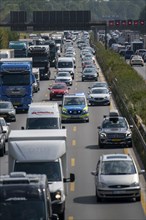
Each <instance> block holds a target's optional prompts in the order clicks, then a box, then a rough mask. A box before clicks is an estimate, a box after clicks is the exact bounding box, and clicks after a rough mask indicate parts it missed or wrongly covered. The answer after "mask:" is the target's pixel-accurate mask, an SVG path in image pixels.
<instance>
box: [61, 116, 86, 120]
mask: <svg viewBox="0 0 146 220" xmlns="http://www.w3.org/2000/svg"><path fill="white" fill-rule="evenodd" d="M61 119H62V121H88V120H89V114H85V115H64V114H61Z"/></svg>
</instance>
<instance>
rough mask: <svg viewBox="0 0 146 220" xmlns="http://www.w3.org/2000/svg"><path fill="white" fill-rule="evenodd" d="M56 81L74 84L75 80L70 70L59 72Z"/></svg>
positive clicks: (68, 84)
mask: <svg viewBox="0 0 146 220" xmlns="http://www.w3.org/2000/svg"><path fill="white" fill-rule="evenodd" d="M55 82H64V83H66V85H67V86H72V83H73V80H72V76H71V74H70V73H69V72H58V73H57V76H56V78H55Z"/></svg>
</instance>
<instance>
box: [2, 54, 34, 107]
mask: <svg viewBox="0 0 146 220" xmlns="http://www.w3.org/2000/svg"><path fill="white" fill-rule="evenodd" d="M33 83H34V78H33V73H32V58H10V59H7V58H6V59H1V60H0V99H1V100H4V101H11V102H12V104H13V105H14V107H16V109H17V110H28V108H29V104H30V103H31V102H32V98H33V88H32V84H33Z"/></svg>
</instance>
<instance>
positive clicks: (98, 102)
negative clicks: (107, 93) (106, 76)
mask: <svg viewBox="0 0 146 220" xmlns="http://www.w3.org/2000/svg"><path fill="white" fill-rule="evenodd" d="M89 104H91V105H110V100H109V99H89Z"/></svg>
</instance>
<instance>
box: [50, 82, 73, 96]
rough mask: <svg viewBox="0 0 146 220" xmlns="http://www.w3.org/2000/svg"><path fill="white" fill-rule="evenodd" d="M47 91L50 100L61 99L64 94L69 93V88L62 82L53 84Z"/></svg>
mask: <svg viewBox="0 0 146 220" xmlns="http://www.w3.org/2000/svg"><path fill="white" fill-rule="evenodd" d="M48 89H49V90H50V100H53V99H62V97H63V95H64V94H68V93H69V88H68V87H67V85H66V83H63V82H61V83H60V82H59V83H53V84H52V86H51V87H49V88H48Z"/></svg>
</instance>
